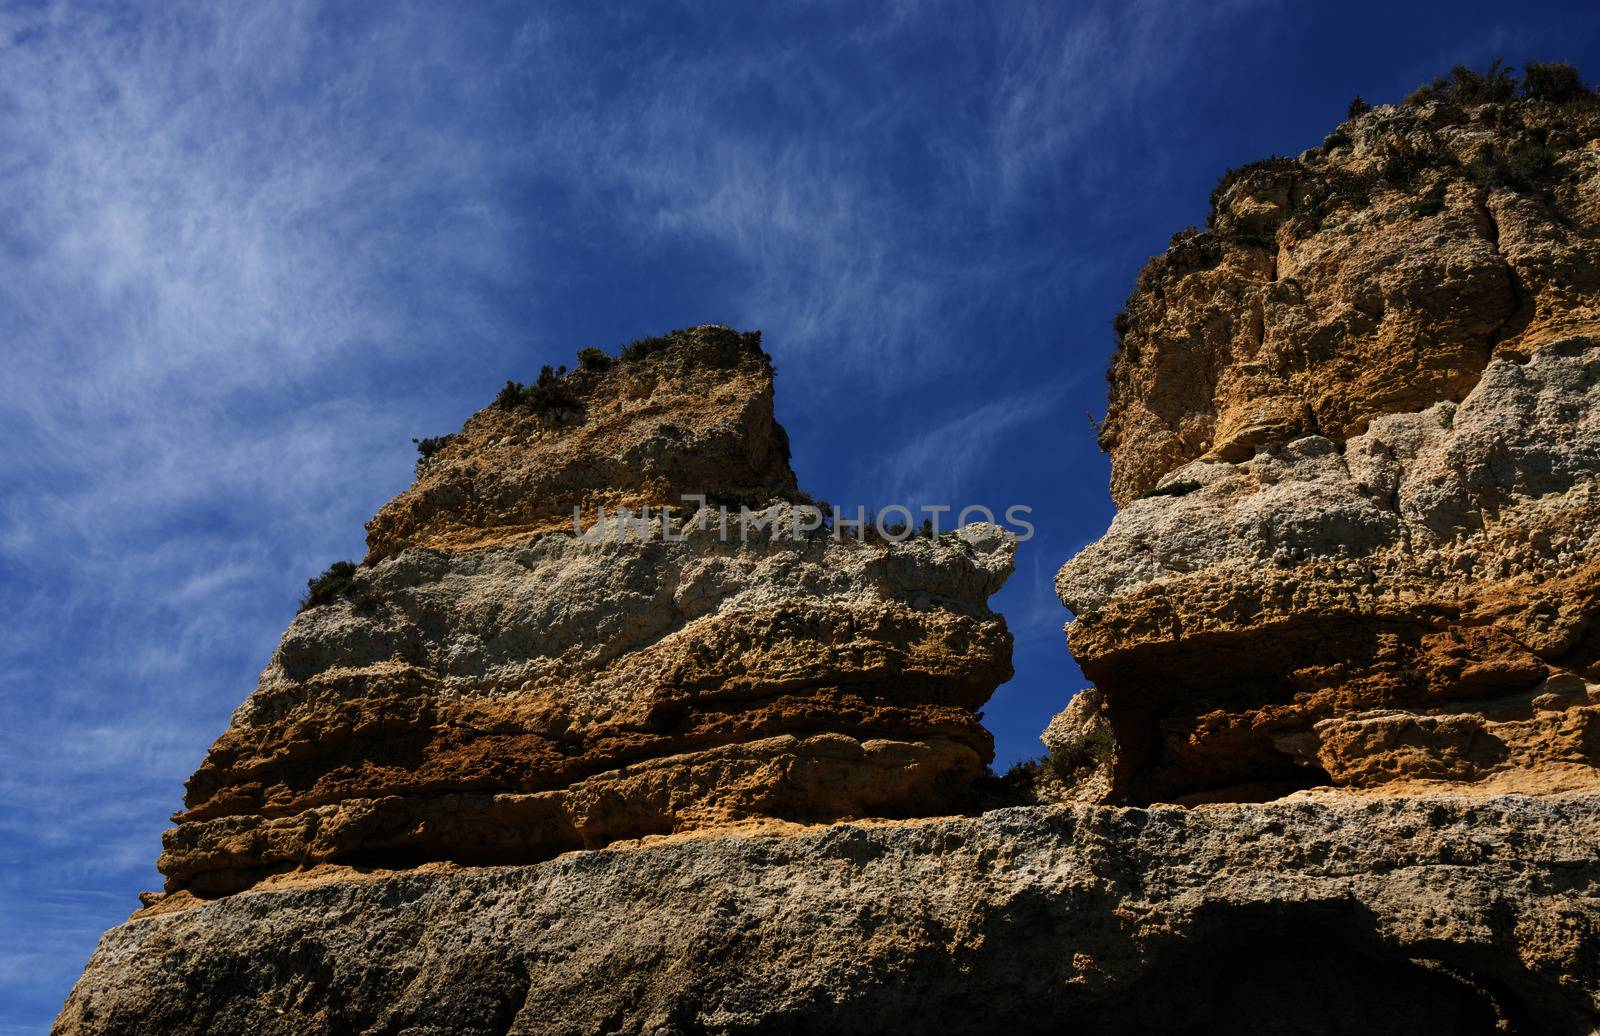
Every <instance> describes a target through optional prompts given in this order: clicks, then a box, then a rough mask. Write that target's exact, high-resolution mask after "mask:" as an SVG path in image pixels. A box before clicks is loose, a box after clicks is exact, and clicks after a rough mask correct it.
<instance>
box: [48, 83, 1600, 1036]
mask: <svg viewBox="0 0 1600 1036" xmlns="http://www.w3.org/2000/svg"><path fill="white" fill-rule="evenodd" d="M1595 126H1596V117H1595V116H1594V115H1593V106H1591V107H1589V108H1585V107H1583V106H1581V105H1579V106H1575V107H1569V108H1568V109H1562V110H1558V109H1556V108H1554V107H1552V106H1550V105H1547V104H1543V103H1541V102H1533V101H1522V102H1517V103H1514V104H1505V105H1494V106H1481V105H1480V106H1477V107H1471V108H1460V107H1457V106H1455V105H1454V104H1452V103H1449V102H1448V101H1443V102H1441V101H1439V100H1434V101H1431V102H1429V103H1426V104H1411V105H1406V106H1403V107H1395V108H1384V109H1379V110H1377V111H1374V112H1372V113H1370V114H1367V115H1364V116H1362V117H1360V118H1359V119H1357V120H1355V121H1353V122H1352V123H1350V124H1348V125H1347V126H1346V127H1344V128H1342V129H1341V130H1340V131H1339V133H1337V134H1335V135H1334V137H1331V138H1329V141H1328V142H1327V144H1326V145H1325V147H1324V148H1321V149H1318V150H1316V151H1315V152H1313V153H1308V154H1306V155H1303V156H1301V157H1300V158H1298V159H1294V160H1287V159H1277V160H1273V161H1270V162H1267V163H1262V164H1259V165H1257V166H1254V167H1249V168H1247V169H1246V170H1243V171H1241V172H1240V173H1238V174H1234V175H1230V176H1229V177H1228V178H1227V179H1225V181H1224V183H1223V185H1222V186H1221V187H1220V188H1219V191H1218V195H1217V207H1216V214H1215V216H1214V219H1213V221H1212V227H1211V229H1209V230H1207V231H1205V232H1203V233H1201V232H1195V233H1186V234H1181V235H1179V237H1178V238H1177V239H1176V240H1175V241H1174V245H1173V248H1172V249H1171V250H1170V251H1169V252H1168V253H1167V254H1166V255H1165V256H1163V257H1161V258H1159V259H1157V260H1154V261H1153V262H1152V264H1151V266H1150V267H1149V268H1148V269H1147V270H1146V271H1145V274H1144V275H1143V276H1142V277H1141V279H1140V284H1139V287H1138V289H1137V290H1136V292H1135V294H1134V296H1133V298H1132V299H1131V300H1130V302H1129V306H1128V311H1127V313H1126V314H1125V316H1124V318H1123V319H1122V320H1121V322H1120V330H1121V348H1120V351H1119V354H1118V358H1117V360H1116V362H1115V364H1114V366H1113V369H1112V372H1111V375H1112V396H1111V409H1110V414H1109V416H1108V419H1107V422H1106V425H1105V439H1104V441H1105V445H1106V446H1107V447H1108V448H1109V449H1110V450H1111V452H1112V458H1113V469H1114V484H1113V489H1114V494H1115V496H1116V497H1117V499H1118V501H1119V503H1120V504H1121V505H1122V510H1121V511H1120V513H1119V514H1118V516H1117V518H1116V520H1115V522H1114V523H1113V525H1112V527H1111V529H1110V530H1109V531H1108V532H1107V534H1106V536H1105V537H1104V538H1103V539H1102V540H1101V541H1099V542H1098V543H1096V544H1094V545H1091V546H1090V547H1089V548H1088V549H1086V550H1085V551H1084V552H1083V553H1082V554H1081V555H1080V556H1079V557H1078V558H1076V559H1074V560H1073V561H1072V562H1070V563H1068V565H1067V566H1066V567H1065V568H1064V569H1063V570H1062V572H1061V575H1060V577H1059V579H1058V589H1059V591H1060V593H1061V596H1062V599H1063V600H1064V601H1065V602H1066V603H1067V604H1068V606H1069V607H1070V608H1072V610H1073V611H1074V613H1075V619H1074V621H1073V623H1072V624H1071V625H1070V627H1069V630H1070V633H1069V638H1070V645H1071V648H1072V650H1073V652H1074V653H1075V654H1076V655H1077V657H1078V659H1079V661H1080V663H1081V665H1082V668H1083V670H1084V672H1085V673H1087V674H1088V675H1089V676H1090V677H1091V678H1092V679H1093V680H1094V681H1095V684H1096V686H1095V687H1093V688H1091V689H1089V690H1088V691H1085V692H1083V693H1082V694H1080V695H1079V696H1077V697H1076V698H1075V699H1073V701H1072V702H1071V704H1070V705H1069V706H1068V707H1067V709H1066V710H1065V711H1063V712H1062V713H1061V714H1060V715H1059V716H1058V717H1057V718H1056V719H1055V720H1054V721H1053V722H1052V723H1051V725H1050V727H1049V729H1048V730H1047V731H1046V732H1045V734H1044V740H1045V742H1046V743H1047V745H1048V746H1049V747H1050V749H1051V759H1050V761H1049V762H1048V764H1045V765H1043V766H1041V767H1040V768H1039V770H1040V773H1039V780H1038V782H1037V785H1036V788H1037V791H1038V793H1039V794H1041V795H1042V796H1045V797H1053V798H1059V799H1064V800H1073V801H1074V802H1076V803H1079V804H1076V805H1057V806H1048V805H1034V806H1031V807H1026V808H1012V809H999V810H992V811H990V812H987V813H984V814H982V815H981V816H976V817H965V818H961V817H951V816H949V815H948V814H950V813H952V812H954V811H955V810H957V809H958V808H960V807H961V806H962V805H967V806H971V805H972V804H973V803H975V802H981V801H982V797H981V796H976V797H969V798H965V799H963V798H962V797H961V793H962V791H963V789H965V788H966V787H967V786H968V785H969V784H970V783H971V782H972V779H973V778H974V776H976V775H977V774H978V772H979V771H980V769H981V768H982V766H983V764H984V763H985V762H987V760H988V759H989V757H990V755H991V752H990V747H989V740H988V735H987V734H986V733H985V732H984V731H983V729H982V727H981V726H979V725H978V722H977V720H976V717H975V710H976V709H977V708H978V706H980V705H981V704H982V703H983V702H984V701H985V700H986V699H987V698H988V696H989V694H990V692H991V691H992V690H993V689H994V687H995V685H996V684H997V683H998V682H999V681H1001V680H1003V679H1004V678H1005V677H1006V676H1007V675H1009V662H1008V659H1009V646H1010V644H1009V639H1008V637H1007V635H1006V633H1005V631H1004V627H1003V625H1002V624H1001V623H1000V621H999V619H998V617H996V616H994V615H993V614H991V613H990V612H989V610H988V608H987V605H986V600H987V598H988V596H989V594H991V593H992V592H993V591H994V590H995V589H997V588H998V587H999V585H1000V583H1001V582H1002V581H1003V580H1004V578H1005V576H1006V574H1007V573H1008V572H1009V571H1010V566H1011V554H1012V551H1013V548H1014V543H1013V542H1012V541H1011V540H1010V539H1009V538H1007V537H1006V536H1005V535H1004V534H1003V533H1001V532H1000V531H999V530H998V529H996V528H994V527H992V526H976V527H969V528H967V529H965V530H962V531H961V532H959V533H956V534H950V535H946V536H943V537H939V538H937V539H915V540H912V541H909V542H906V543H903V544H899V545H895V544H891V543H885V542H881V541H874V542H867V543H859V542H854V541H851V540H846V541H845V542H842V543H840V542H834V541H833V539H832V537H831V536H829V535H827V534H823V533H817V534H813V535H810V536H808V537H804V538H802V539H801V540H800V541H798V542H797V541H793V540H790V539H786V538H783V537H774V536H771V535H763V536H758V537H756V538H755V539H754V540H753V541H752V542H751V543H749V544H741V543H738V542H732V543H730V542H726V541H725V540H724V539H723V538H722V537H721V536H720V535H717V534H716V533H715V531H714V530H713V528H712V526H711V523H710V521H709V519H710V518H711V514H712V512H710V511H704V512H700V513H699V515H698V518H699V519H700V521H699V522H697V523H691V524H697V525H698V526H699V527H698V528H697V529H696V530H695V531H691V532H689V533H688V534H687V535H686V536H685V537H684V538H683V539H681V540H667V539H665V538H664V537H663V536H662V535H660V529H659V526H660V524H661V523H662V522H663V520H664V519H663V517H662V515H661V513H659V512H658V513H657V514H656V515H655V516H654V518H653V519H652V520H653V521H654V522H655V523H656V525H655V526H654V527H653V528H654V531H653V532H651V533H650V534H648V535H641V534H640V533H639V530H638V529H637V528H635V527H633V526H631V525H630V523H627V522H624V521H621V520H619V519H617V518H616V517H615V515H613V516H612V517H611V518H609V519H608V520H607V521H606V522H603V523H600V524H599V526H598V527H597V528H596V529H595V530H592V531H591V534H590V535H586V536H582V537H579V536H575V535H574V534H573V532H572V531H571V529H570V526H569V522H570V513H571V508H572V507H573V506H574V505H575V504H578V505H586V506H587V507H589V508H591V509H592V508H593V507H594V506H596V505H598V504H601V503H604V504H606V505H608V506H615V505H619V504H624V505H630V506H635V507H636V506H640V505H650V506H653V507H658V508H659V507H661V506H665V505H674V504H676V503H677V497H678V496H679V495H680V494H682V493H702V494H705V495H706V496H707V497H709V498H710V499H711V501H712V502H713V503H716V502H719V501H721V502H734V503H759V504H762V505H764V506H765V507H766V510H765V512H764V513H765V515H766V516H767V517H768V518H769V519H771V520H772V522H773V523H774V525H775V526H776V527H778V528H782V527H784V526H785V525H786V524H788V523H789V521H790V520H791V519H792V518H794V517H795V516H796V515H797V513H798V512H797V510H796V506H797V504H799V503H802V502H803V498H802V497H801V496H800V495H799V493H798V491H797V490H796V488H795V485H794V477H793V475H792V473H791V472H790V471H789V469H788V465H787V460H786V457H787V451H786V447H785V444H784V440H783V436H782V432H781V429H779V428H778V427H777V426H776V425H775V424H774V423H773V421H772V416H771V415H772V411H771V373H770V366H769V365H768V363H767V358H766V356H765V354H763V353H761V351H760V348H759V343H758V342H757V341H756V340H755V339H753V338H751V337H749V336H738V335H735V334H734V333H732V332H729V331H727V330H726V329H717V328H702V329H695V330H693V331H691V332H686V333H684V334H682V335H675V336H673V337H672V338H671V339H669V340H666V341H665V342H664V343H657V346H655V347H653V350H654V351H651V350H641V351H640V353H639V354H638V355H635V356H634V357H632V358H631V359H630V360H629V361H628V362H626V363H624V364H621V365H618V366H616V367H613V368H612V369H610V370H606V371H585V372H582V373H580V374H578V375H575V376H570V380H568V381H565V382H561V383H559V384H556V383H551V384H549V385H545V386H543V387H540V386H536V387H535V389H534V390H533V392H532V395H531V396H527V395H525V394H524V392H522V391H521V390H518V391H511V392H510V393H509V394H508V396H507V397H506V398H507V400H508V401H509V402H510V403H511V404H512V405H509V406H507V407H501V408H496V409H491V410H488V411H485V412H483V413H481V414H479V415H477V416H475V417H474V418H473V419H472V420H471V421H470V422H469V423H468V425H467V428H466V429H464V430H463V432H462V433H461V434H460V435H459V436H457V437H455V438H453V439H450V440H449V441H447V442H446V443H444V444H443V446H442V447H439V448H438V449H437V450H435V452H434V454H433V456H432V458H431V459H430V460H428V461H427V462H426V463H425V464H424V465H423V467H422V470H421V471H420V473H419V479H418V483H417V485H416V486H415V487H413V489H412V490H410V491H409V492H407V493H405V494H402V495H401V496H400V497H399V498H397V499H396V500H395V501H394V502H393V503H391V504H390V505H389V506H388V507H386V508H385V509H384V510H383V511H382V512H381V513H380V514H379V515H378V516H377V517H376V518H375V519H374V520H373V522H372V523H371V525H370V527H369V531H370V533H371V537H370V539H369V546H370V551H369V555H368V560H367V563H366V564H365V565H364V566H363V567H362V568H360V569H359V570H357V571H356V572H355V573H354V575H353V576H352V577H351V578H350V580H349V581H348V585H346V586H344V587H343V589H342V591H341V592H340V593H338V594H333V595H331V596H329V597H328V600H327V603H319V604H318V605H317V606H316V607H312V608H310V609H308V610H307V611H305V612H304V613H303V614H302V615H301V616H300V617H299V618H298V619H296V621H295V623H294V625H293V626H292V627H291V628H290V630H289V632H288V634H287V635H286V636H285V638H284V641H283V643H282V645H281V646H280V648H279V650H278V652H277V654H276V655H275V656H274V658H273V661H272V663H271V665H269V666H268V668H267V670H266V672H265V673H264V674H263V676H262V680H261V685H260V687H259V689H258V690H257V691H256V693H255V694H254V695H252V696H251V698H250V699H249V700H248V701H247V702H246V703H245V704H244V705H243V706H242V707H241V708H240V710H239V712H238V713H237V714H236V716H235V717H234V721H233V724H232V725H231V726H230V728H229V730H228V731H227V732H226V733H224V735H223V736H222V738H220V739H219V740H218V742H217V744H216V746H215V747H214V748H213V749H212V752H211V754H210V755H209V756H208V757H207V760H206V763H205V764H204V766H202V768H201V770H200V772H199V773H197V774H196V775H195V777H194V778H193V780H192V781H191V783H190V787H189V796H188V802H187V805H188V811H187V812H186V813H185V814H182V815H181V816H180V818H179V820H180V823H179V825H178V827H177V828H176V829H175V830H174V831H172V832H171V833H170V834H169V836H168V839H167V851H166V853H165V854H164V856H163V858H162V867H163V869H164V870H165V871H166V873H167V875H168V878H169V888H171V889H172V890H173V891H172V892H171V893H170V894H168V895H166V896H164V897H162V896H151V897H149V898H148V900H147V903H148V905H147V908H146V909H145V910H143V911H140V912H139V913H138V914H136V915H135V916H134V917H133V918H132V919H130V921H129V922H128V923H127V924H125V925H123V926H121V927H119V928H116V929H114V930H112V931H111V932H109V933H108V934H107V935H106V936H105V937H104V938H103V939H102V941H101V943H100V946H99V948H98V949H97V950H96V952H95V955H94V957H93V959H92V960H91V961H90V963H89V966H88V968H87V970H86V971H85V973H84V976H83V978H82V979H81V980H80V982H79V983H78V985H77V987H76V988H75V989H74V991H73V993H72V995H71V997H70V998H69V1000H68V1002H67V1005H66V1007H65V1009H64V1010H63V1012H62V1014H61V1016H60V1018H59V1020H58V1023H57V1032H59V1033H61V1034H63V1036H69V1034H70V1036H78V1034H84V1036H87V1034H102V1033H105V1034H110V1033H147V1032H163V1033H175V1034H183V1033H194V1034H200V1033H207V1034H213V1033H216V1034H225V1033H241V1034H242V1033H249V1034H251V1036H256V1034H262V1033H269V1034H270V1033H295V1034H299V1033H329V1034H334V1033H340V1034H343V1033H393V1034H400V1033H407V1034H414V1036H420V1034H427V1033H483V1034H491V1033H492V1034H500V1033H513V1032H515V1033H592V1032H619V1033H654V1034H672V1033H691V1032H695V1033H698V1032H716V1033H733V1032H753V1031H778V1032H789V1031H793V1032H818V1033H855V1032H860V1033H896V1032H904V1033H924V1032H956V1033H963V1032H972V1033H991V1032H1016V1033H1033V1032H1062V1031H1069V1032H1071V1031H1080V1032H1090V1033H1129V1034H1132V1033H1150V1032H1161V1033H1194V1034H1202V1033H1206V1034H1208V1033H1215V1032H1230V1033H1284V1034H1289V1033H1293V1034H1307V1036H1311V1034H1329V1036H1332V1034H1346V1033H1357V1032H1359V1033H1372V1034H1383V1033H1396V1034H1399V1033H1404V1034H1407V1036H1412V1034H1417V1033H1474V1034H1475V1033H1525V1034H1531V1033H1538V1034H1548V1033H1555V1034H1567V1033H1571V1034H1580V1033H1592V1032H1596V1031H1600V896H1597V895H1596V889H1597V887H1600V886H1597V882H1600V780H1597V779H1596V778H1597V775H1600V770H1597V761H1600V578H1597V577H1600V549H1597V548H1600V543H1597V537H1600V514H1597V510H1600V496H1597V494H1600V484H1597V475H1600V406H1597V403H1600V395H1597V393H1600V388H1597V385H1600V327H1597V325H1596V315H1595V313H1594V308H1593V307H1594V300H1595V289H1596V288H1597V287H1600V263H1597V262H1596V258H1597V253H1596V227H1597V219H1596V217H1597V215H1600V205H1597V201H1596V198H1597V195H1600V191H1597V188H1600V179H1597V176H1600V157H1597V156H1600V143H1597V141H1596V133H1595ZM602 366H603V365H602ZM519 400H529V401H531V402H529V405H523V403H522V402H519ZM674 517H675V518H676V519H677V520H678V522H679V523H680V524H681V523H682V522H683V520H685V519H691V518H695V517H696V516H695V515H691V514H689V513H687V512H682V511H680V512H675V513H674ZM325 596H327V595H325ZM994 783H997V782H988V785H987V786H991V787H992V785H993V784H994ZM998 783H1004V782H998ZM985 794H987V793H985ZM1269 799H1273V800H1276V801H1270V802H1264V804H1260V805H1253V804H1248V802H1247V800H1269ZM1172 802H1180V803H1184V804H1186V805H1183V806H1176V805H1154V806H1149V807H1148V808H1124V807H1123V806H1121V805H1116V804H1121V803H1131V804H1135V805H1137V806H1144V805H1145V804H1149V803H1172ZM1105 803H1113V805H1106V804H1105ZM941 815H943V816H944V818H943V819H938V817H939V816H941ZM851 817H873V818H878V819H874V820H870V821H859V822H854V823H831V826H825V827H805V826H802V825H806V824H812V823H818V822H834V821H839V820H842V819H846V818H851ZM919 817H920V818H921V819H907V818H919ZM930 817H931V818H934V819H928V818H930ZM884 818H902V819H884ZM558 853H561V854H564V855H560V856H559V857H557V858H554V859H550V858H549V857H552V856H556V854H558ZM502 864H503V865H502ZM212 896H219V897H220V898H212V899H208V898H207V897H212Z"/></svg>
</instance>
